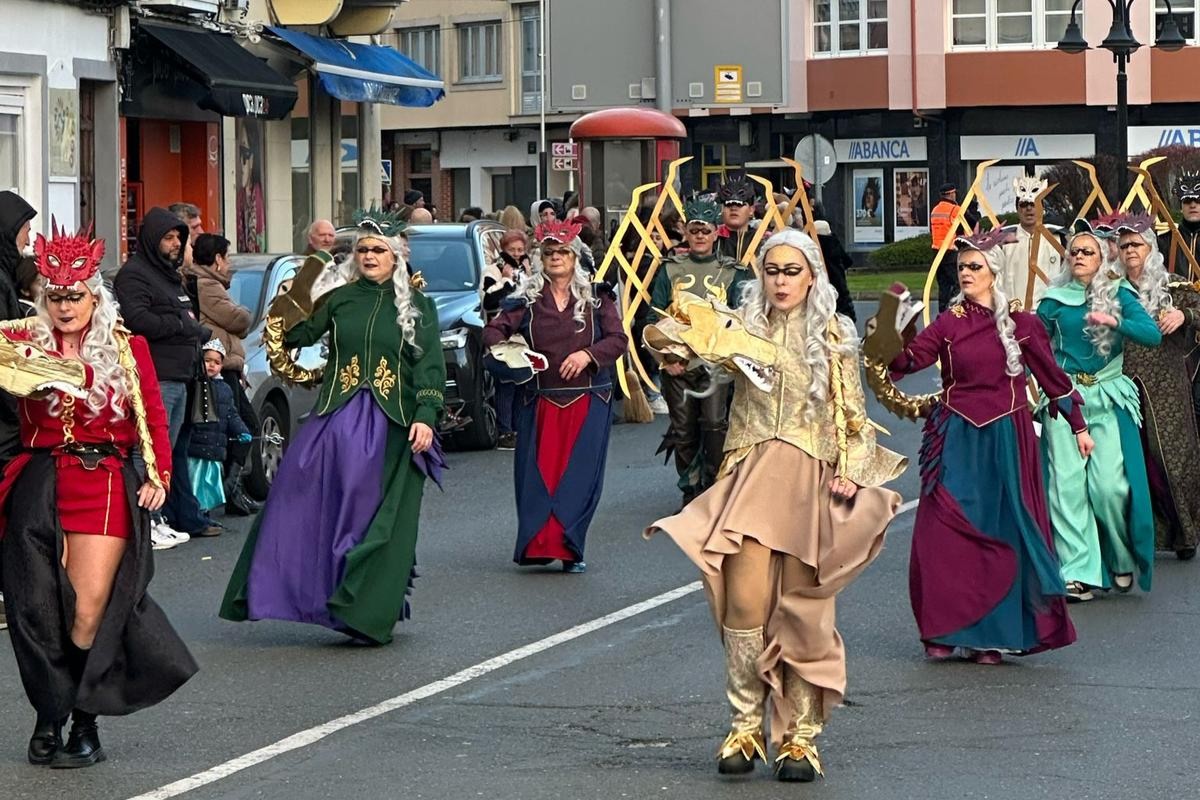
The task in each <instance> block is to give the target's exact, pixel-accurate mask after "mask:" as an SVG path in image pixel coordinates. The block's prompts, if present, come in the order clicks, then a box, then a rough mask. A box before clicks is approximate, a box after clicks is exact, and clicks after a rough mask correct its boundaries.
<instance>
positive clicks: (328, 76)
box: [267, 27, 446, 108]
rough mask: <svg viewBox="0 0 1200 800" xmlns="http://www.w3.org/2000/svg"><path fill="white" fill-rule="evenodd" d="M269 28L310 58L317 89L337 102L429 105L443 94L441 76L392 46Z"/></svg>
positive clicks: (423, 106)
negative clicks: (324, 37) (321, 89)
mask: <svg viewBox="0 0 1200 800" xmlns="http://www.w3.org/2000/svg"><path fill="white" fill-rule="evenodd" d="M267 30H269V31H271V33H273V34H275V35H276V36H278V37H279V38H280V39H283V40H284V41H285V42H287V43H288V44H290V45H291V46H292V47H294V48H296V49H297V50H299V51H300V52H301V53H304V55H306V56H308V57H309V58H311V59H312V60H313V65H312V68H313V69H314V70H316V72H317V75H318V76H319V77H320V81H321V87H322V88H324V89H325V91H326V92H328V93H329V94H330V95H332V96H333V97H336V98H338V99H339V100H349V101H350V102H352V103H388V104H390V105H393V106H416V107H419V108H428V107H429V106H431V105H433V104H434V103H436V102H437V101H438V100H441V99H442V98H443V97H445V96H446V90H445V84H444V83H443V82H442V80H441V78H439V77H438V76H437V75H434V74H433V73H432V72H430V71H429V70H427V69H425V68H424V67H422V66H420V65H419V64H417V63H416V62H414V61H412V60H411V59H409V58H407V57H405V56H404V55H402V54H400V53H399V52H398V51H396V50H394V49H392V48H391V47H382V46H380V45H369V44H358V43H357V42H348V41H345V40H343V39H322V38H321V37H319V36H312V35H310V34H307V33H300V32H299V31H293V30H290V29H288V28H274V27H272V28H268V29H267Z"/></svg>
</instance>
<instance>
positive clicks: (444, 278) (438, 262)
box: [409, 235, 479, 292]
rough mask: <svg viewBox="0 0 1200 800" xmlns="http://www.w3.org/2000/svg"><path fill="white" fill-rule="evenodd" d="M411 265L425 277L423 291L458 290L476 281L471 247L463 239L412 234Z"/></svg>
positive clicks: (473, 285) (476, 276) (410, 242)
mask: <svg viewBox="0 0 1200 800" xmlns="http://www.w3.org/2000/svg"><path fill="white" fill-rule="evenodd" d="M409 245H410V247H411V248H412V257H411V259H410V260H411V261H412V265H413V269H416V270H420V272H421V276H422V277H423V278H425V281H426V286H425V291H426V292H461V291H463V290H464V289H474V288H476V287H477V286H478V285H479V278H478V273H477V272H476V269H477V268H476V266H475V254H474V252H473V251H474V248H473V247H472V244H471V242H469V241H467V240H466V239H442V238H439V237H433V236H428V235H426V236H413V237H412V239H411V240H410V241H409Z"/></svg>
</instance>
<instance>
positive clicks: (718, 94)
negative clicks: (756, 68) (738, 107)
mask: <svg viewBox="0 0 1200 800" xmlns="http://www.w3.org/2000/svg"><path fill="white" fill-rule="evenodd" d="M713 102H716V103H740V102H742V65H741V64H719V65H717V66H716V67H715V68H714V79H713Z"/></svg>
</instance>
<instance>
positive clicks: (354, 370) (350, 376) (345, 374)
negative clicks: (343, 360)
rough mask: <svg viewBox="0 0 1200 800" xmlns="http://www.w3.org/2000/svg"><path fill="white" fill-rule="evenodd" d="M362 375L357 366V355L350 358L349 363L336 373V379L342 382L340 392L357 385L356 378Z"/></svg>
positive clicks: (343, 392)
mask: <svg viewBox="0 0 1200 800" xmlns="http://www.w3.org/2000/svg"><path fill="white" fill-rule="evenodd" d="M361 377H362V371H361V370H360V369H359V366H358V356H357V355H356V356H354V357H353V358H351V359H350V363H349V364H347V365H346V366H344V367H342V370H341V372H339V373H338V381H339V382H341V384H342V394H345V393H346V392H348V391H350V390H351V389H353V388H354V387H356V386H358V379H359V378H361Z"/></svg>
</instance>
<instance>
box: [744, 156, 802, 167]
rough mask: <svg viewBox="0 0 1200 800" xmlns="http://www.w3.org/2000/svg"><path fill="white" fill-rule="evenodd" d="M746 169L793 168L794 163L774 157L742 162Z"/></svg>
mask: <svg viewBox="0 0 1200 800" xmlns="http://www.w3.org/2000/svg"><path fill="white" fill-rule="evenodd" d="M742 166H743V167H744V168H745V169H791V167H792V165H791V164H789V163H787V162H786V161H784V160H783V159H782V158H772V159H769V160H767V161H747V162H746V163H745V164H742Z"/></svg>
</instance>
